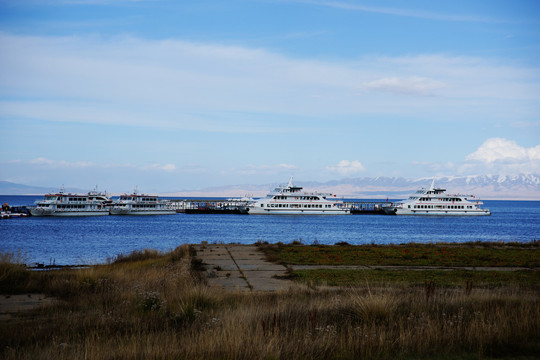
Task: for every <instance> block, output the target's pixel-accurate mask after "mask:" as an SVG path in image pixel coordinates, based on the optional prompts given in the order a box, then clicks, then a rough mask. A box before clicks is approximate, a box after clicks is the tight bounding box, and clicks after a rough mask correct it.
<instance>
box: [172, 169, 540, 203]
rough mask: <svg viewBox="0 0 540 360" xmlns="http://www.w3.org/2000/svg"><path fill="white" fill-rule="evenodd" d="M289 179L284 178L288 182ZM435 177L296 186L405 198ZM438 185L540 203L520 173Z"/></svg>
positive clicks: (222, 190)
mask: <svg viewBox="0 0 540 360" xmlns="http://www.w3.org/2000/svg"><path fill="white" fill-rule="evenodd" d="M287 180H288V179H284V180H283V182H284V183H285V182H286V181H287ZM432 180H433V178H432V177H429V178H428V177H426V178H418V179H406V178H403V177H385V176H379V177H362V178H346V179H341V180H332V181H327V182H315V181H302V180H301V179H298V180H297V179H295V181H294V183H295V184H296V185H298V186H302V187H304V189H305V190H306V191H324V192H331V193H334V194H338V195H339V196H344V197H347V198H365V199H377V198H378V199H382V198H384V199H386V198H387V197H388V198H390V199H402V198H406V197H408V196H409V195H410V193H411V192H414V191H415V190H417V189H418V188H421V187H429V186H430V185H431V182H432ZM276 185H277V184H276V183H272V184H264V185H235V186H222V187H213V188H206V189H200V190H195V191H194V190H190V191H181V192H175V193H168V194H167V195H174V196H244V195H246V194H250V195H253V196H255V197H257V196H264V195H266V194H267V193H268V192H269V190H271V189H272V188H273V187H275V186H276ZM435 186H437V187H441V188H445V189H447V190H448V192H449V193H461V194H470V195H475V196H478V197H480V198H482V199H508V200H540V176H539V175H532V174H520V175H515V176H505V175H476V176H443V177H435Z"/></svg>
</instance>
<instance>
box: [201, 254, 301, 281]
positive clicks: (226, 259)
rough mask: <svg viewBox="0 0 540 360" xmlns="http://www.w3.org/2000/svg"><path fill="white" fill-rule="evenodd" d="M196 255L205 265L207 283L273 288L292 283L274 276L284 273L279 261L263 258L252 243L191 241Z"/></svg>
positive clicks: (284, 270)
mask: <svg viewBox="0 0 540 360" xmlns="http://www.w3.org/2000/svg"><path fill="white" fill-rule="evenodd" d="M192 246H193V248H194V249H195V252H196V255H195V256H196V257H197V258H198V259H200V260H201V261H202V265H203V266H204V267H205V268H206V279H207V282H208V285H209V286H211V287H216V288H221V289H224V290H244V291H276V290H287V289H289V288H290V287H294V286H296V285H295V284H294V283H293V282H292V281H290V280H286V279H279V278H276V277H278V276H285V275H287V269H286V268H285V266H283V265H278V264H273V263H270V262H268V261H266V260H265V259H264V254H263V253H262V252H260V251H259V250H258V249H257V247H256V246H254V245H237V244H197V245H192Z"/></svg>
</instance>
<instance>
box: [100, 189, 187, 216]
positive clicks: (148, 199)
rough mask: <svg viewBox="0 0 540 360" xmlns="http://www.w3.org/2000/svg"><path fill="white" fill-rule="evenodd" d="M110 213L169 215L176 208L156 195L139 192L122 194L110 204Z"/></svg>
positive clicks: (174, 212)
mask: <svg viewBox="0 0 540 360" xmlns="http://www.w3.org/2000/svg"><path fill="white" fill-rule="evenodd" d="M109 212H110V213H111V215H171V214H176V209H175V208H174V207H173V206H172V205H171V203H170V202H169V201H165V200H159V199H158V197H157V196H154V195H146V194H139V193H138V192H137V190H135V191H134V192H133V194H124V195H122V196H120V198H119V199H118V200H115V201H114V202H113V204H112V205H111V207H110V209H109Z"/></svg>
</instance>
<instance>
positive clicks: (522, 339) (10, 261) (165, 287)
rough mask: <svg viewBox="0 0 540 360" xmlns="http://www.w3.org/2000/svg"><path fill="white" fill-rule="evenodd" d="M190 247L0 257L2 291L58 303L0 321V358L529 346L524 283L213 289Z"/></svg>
mask: <svg viewBox="0 0 540 360" xmlns="http://www.w3.org/2000/svg"><path fill="white" fill-rule="evenodd" d="M191 254H192V252H191V249H190V248H189V247H188V246H187V245H185V246H181V247H179V248H177V249H175V250H174V251H172V252H169V253H160V252H157V251H153V250H145V251H137V252H133V253H131V254H127V255H120V256H118V257H117V258H116V259H114V261H111V262H110V263H109V264H104V265H100V266H92V267H90V268H87V269H79V270H74V269H64V270H57V271H41V272H36V271H28V270H27V269H26V268H25V266H24V265H23V264H21V263H20V259H19V258H18V257H17V256H13V254H0V292H1V293H2V294H11V293H26V292H40V293H46V294H48V295H50V296H54V297H55V298H56V299H57V300H58V301H57V302H56V303H54V304H52V305H49V306H47V307H44V308H40V309H36V310H33V311H30V312H24V313H20V314H17V315H16V316H14V317H12V318H11V319H9V320H7V321H2V322H0V358H1V359H8V360H10V359H147V358H151V359H449V360H451V359H501V358H505V359H516V360H517V359H522V360H523V359H536V358H537V354H538V353H540V341H539V340H540V337H539V334H540V297H539V296H538V295H539V292H538V288H537V287H534V286H532V287H531V286H529V285H525V286H522V285H519V284H513V283H512V281H509V282H499V283H494V284H492V286H489V287H482V288H478V287H476V286H467V287H463V286H454V285H452V284H448V286H432V283H429V284H424V285H423V286H415V285H411V282H410V281H405V282H403V281H400V280H388V279H380V280H377V279H375V278H362V279H360V280H358V281H357V283H355V284H352V285H351V284H347V285H348V286H346V287H341V288H340V287H328V286H326V285H323V284H322V283H320V284H315V285H310V286H300V287H299V288H298V289H296V290H290V291H285V292H272V293H253V292H223V291H220V290H215V289H211V288H209V287H207V286H206V285H205V279H204V278H203V277H201V276H200V275H201V273H199V272H198V271H195V270H194V268H193V264H194V263H196V262H193V258H192V256H191ZM464 276H465V278H467V276H468V275H464ZM524 281H525V284H529V282H530V281H531V280H530V279H529V280H524ZM532 281H533V283H534V279H533V280H532ZM325 282H328V281H327V280H325Z"/></svg>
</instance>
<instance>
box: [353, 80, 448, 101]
mask: <svg viewBox="0 0 540 360" xmlns="http://www.w3.org/2000/svg"><path fill="white" fill-rule="evenodd" d="M443 87H444V84H443V83H442V82H440V81H437V80H433V79H427V78H421V77H412V78H397V77H392V78H382V79H378V80H374V81H370V82H367V83H365V84H364V88H367V89H373V90H379V91H383V92H389V93H394V94H402V95H422V96H428V95H433V94H434V91H435V90H437V89H441V88H443Z"/></svg>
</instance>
